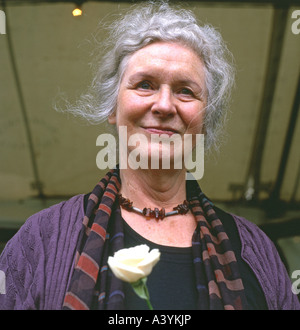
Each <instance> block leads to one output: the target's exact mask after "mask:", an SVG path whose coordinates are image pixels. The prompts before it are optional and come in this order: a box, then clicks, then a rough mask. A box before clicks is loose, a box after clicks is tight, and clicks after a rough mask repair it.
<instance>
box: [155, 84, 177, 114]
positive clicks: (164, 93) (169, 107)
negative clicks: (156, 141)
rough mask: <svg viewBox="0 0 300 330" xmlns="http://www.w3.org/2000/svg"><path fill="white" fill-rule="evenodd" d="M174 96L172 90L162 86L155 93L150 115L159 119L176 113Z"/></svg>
mask: <svg viewBox="0 0 300 330" xmlns="http://www.w3.org/2000/svg"><path fill="white" fill-rule="evenodd" d="M174 102H175V100H174V96H173V93H172V90H171V89H170V87H168V86H162V87H161V88H160V89H159V91H158V92H157V93H156V97H155V100H154V103H153V105H152V108H151V110H152V113H153V114H156V115H159V116H160V117H168V116H172V115H174V114H175V113H176V105H175V103H174Z"/></svg>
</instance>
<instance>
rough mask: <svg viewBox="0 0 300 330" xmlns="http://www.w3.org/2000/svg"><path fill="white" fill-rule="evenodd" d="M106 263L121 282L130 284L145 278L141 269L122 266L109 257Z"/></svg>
mask: <svg viewBox="0 0 300 330" xmlns="http://www.w3.org/2000/svg"><path fill="white" fill-rule="evenodd" d="M107 263H108V265H109V267H110V268H111V270H112V272H113V273H114V275H115V276H116V277H117V278H119V279H120V280H122V281H125V282H129V283H132V282H136V281H138V280H139V279H140V278H142V277H145V273H144V272H143V271H142V270H141V269H139V268H137V267H132V266H128V265H126V264H122V263H120V262H118V261H117V260H116V259H114V258H113V257H109V258H108V261H107Z"/></svg>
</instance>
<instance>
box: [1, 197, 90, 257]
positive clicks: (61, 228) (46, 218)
mask: <svg viewBox="0 0 300 330" xmlns="http://www.w3.org/2000/svg"><path fill="white" fill-rule="evenodd" d="M83 216H84V211H83V195H76V196H74V197H72V198H70V199H68V200H65V201H62V202H60V203H58V204H55V205H52V206H50V207H48V208H45V209H43V210H41V211H39V212H37V213H35V214H33V215H31V216H30V217H29V218H28V219H27V220H26V221H25V222H24V224H23V225H22V226H21V227H20V229H19V230H18V232H17V233H16V234H15V236H14V237H13V238H12V239H11V240H10V241H9V242H8V244H7V247H9V246H12V247H14V246H16V245H15V244H17V243H18V244H21V245H22V249H24V251H26V252H27V253H29V254H30V251H33V250H38V249H40V245H43V248H44V249H45V248H46V249H50V248H51V247H54V246H55V245H56V246H58V245H59V244H60V243H61V242H62V239H63V237H64V238H65V240H68V239H69V238H72V236H74V234H75V233H76V232H78V233H79V231H80V229H81V227H82V220H83ZM75 236H76V235H75ZM27 253H26V254H27Z"/></svg>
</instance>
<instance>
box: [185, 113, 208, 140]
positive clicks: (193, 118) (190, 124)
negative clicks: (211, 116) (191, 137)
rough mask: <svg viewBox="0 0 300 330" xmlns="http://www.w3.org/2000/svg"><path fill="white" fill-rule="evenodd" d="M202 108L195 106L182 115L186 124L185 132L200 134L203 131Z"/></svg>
mask: <svg viewBox="0 0 300 330" xmlns="http://www.w3.org/2000/svg"><path fill="white" fill-rule="evenodd" d="M204 114H205V112H204V109H203V108H200V109H199V107H197V108H196V109H190V110H189V111H186V112H185V113H184V115H183V116H182V119H183V120H184V122H185V124H186V126H187V132H188V133H191V134H197V133H198V134H200V133H202V131H203V121H204Z"/></svg>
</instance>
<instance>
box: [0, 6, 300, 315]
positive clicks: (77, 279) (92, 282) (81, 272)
mask: <svg viewBox="0 0 300 330" xmlns="http://www.w3.org/2000/svg"><path fill="white" fill-rule="evenodd" d="M108 40H109V43H110V49H109V51H108V52H107V55H106V56H104V57H103V62H102V65H101V67H100V69H99V74H97V76H96V77H95V79H94V82H93V86H92V87H93V88H94V89H95V90H96V93H95V95H96V96H92V95H91V94H89V95H85V96H84V97H83V100H84V102H81V103H78V107H77V108H73V110H72V111H73V113H75V114H81V115H84V116H85V117H86V118H87V119H89V120H90V121H96V122H97V121H98V122H100V121H103V120H104V119H106V120H108V122H109V123H110V124H111V125H113V126H114V127H116V128H117V129H118V128H120V127H126V128H127V139H130V137H131V136H133V135H134V134H136V133H138V134H140V135H141V136H143V137H144V138H145V139H146V140H145V139H143V140H141V141H140V143H141V144H142V148H141V150H142V154H141V155H140V157H144V158H145V157H146V159H147V160H148V161H149V162H148V164H151V157H152V155H153V154H152V153H151V152H152V151H153V149H155V148H156V151H157V152H158V155H161V153H159V152H160V151H162V150H161V149H160V148H161V146H160V145H158V144H154V143H153V140H152V139H151V137H152V136H153V135H159V136H160V135H162V134H166V136H167V137H172V136H173V135H175V134H177V135H178V136H180V137H183V136H184V135H185V134H191V135H192V136H194V137H195V136H196V135H197V134H205V146H206V149H208V148H210V147H212V146H214V145H215V144H216V133H217V131H218V129H219V126H220V122H221V118H222V117H223V116H224V111H225V108H226V105H227V102H228V97H229V94H230V88H231V87H232V84H233V70H232V67H231V65H230V64H229V61H228V58H230V55H229V52H228V51H227V49H226V47H225V45H224V43H223V41H222V39H221V37H220V35H219V34H218V33H217V32H216V31H215V30H214V29H213V28H211V27H209V26H204V27H202V26H199V25H198V24H197V22H196V19H195V18H194V16H193V15H192V14H191V13H190V12H189V11H186V10H178V9H172V8H170V7H169V5H167V4H166V3H160V4H159V5H155V4H152V3H148V4H143V5H141V6H138V7H135V8H134V9H133V10H132V11H130V12H129V13H128V14H127V15H125V16H124V17H123V18H122V19H120V20H118V21H117V22H116V23H115V24H113V25H112V27H111V35H110V36H109V39H108ZM145 141H146V142H147V144H145V145H143V143H144V142H145ZM122 142H126V141H122ZM193 143H194V144H193V146H195V139H194V140H193ZM133 149H134V147H131V146H130V145H129V146H128V150H127V152H128V154H129V153H130V152H131V151H132V150H133ZM177 152H178V148H175V147H173V148H170V153H169V156H170V164H171V165H170V168H169V169H166V168H163V167H162V159H161V158H159V157H160V156H159V157H158V158H159V166H158V168H157V167H156V168H151V166H148V167H147V168H132V167H130V166H122V167H118V166H117V167H116V168H115V169H111V170H110V171H109V172H108V173H107V175H106V176H105V177H104V178H103V179H102V180H101V181H100V182H99V183H98V184H97V185H96V187H95V188H94V190H93V191H92V192H91V193H90V194H87V195H78V196H75V197H73V198H71V199H70V200H68V201H66V202H62V203H60V204H58V205H54V206H52V207H50V208H49V209H45V210H42V211H41V212H39V213H37V214H35V215H33V216H32V217H30V218H29V219H28V220H27V221H26V223H25V224H24V225H23V227H22V228H21V229H20V230H19V232H18V233H17V234H16V235H15V237H13V238H12V239H11V240H10V241H9V243H8V244H7V246H6V248H5V250H4V251H3V253H2V255H1V259H0V270H1V274H2V277H1V279H2V287H3V286H4V285H5V287H4V293H3V294H1V295H0V308H2V309H144V308H147V307H146V304H144V301H142V300H140V299H139V298H138V297H137V296H136V295H135V294H134V293H133V290H132V288H131V286H130V285H129V284H127V283H124V282H122V281H121V280H120V279H118V278H116V277H115V275H114V274H113V273H112V272H111V270H110V268H109V267H108V264H107V260H108V257H109V256H111V255H113V254H114V252H116V251H118V250H120V249H122V248H124V247H131V246H135V245H139V244H147V245H148V246H149V247H150V248H158V249H159V250H160V252H161V259H160V261H159V262H158V264H157V265H156V266H155V268H154V269H153V271H152V273H151V274H150V275H149V277H148V282H147V283H148V289H149V292H150V297H151V302H152V305H153V307H154V309H172V310H174V309H299V302H298V299H297V296H295V295H294V294H293V293H292V291H291V283H290V280H289V277H288V275H287V273H286V270H285V268H284V266H283V264H282V262H281V260H280V258H279V257H278V254H277V251H276V250H275V248H274V245H273V244H272V242H271V241H270V240H269V239H268V238H267V237H266V236H265V235H264V234H263V233H262V232H261V231H260V230H259V229H258V228H257V227H256V226H255V225H253V224H252V223H250V222H248V221H247V220H245V219H243V218H240V217H238V216H235V215H231V214H228V213H226V212H224V211H222V210H220V209H219V208H217V207H216V206H215V205H214V204H213V203H212V202H211V201H210V200H209V199H208V198H207V197H206V196H205V195H204V194H203V192H202V191H201V189H200V188H199V186H198V183H197V181H196V180H186V174H187V170H186V168H184V167H181V168H177V167H176V166H174V159H175V158H176V157H177V156H176V153H177ZM172 164H173V165H172ZM123 165H124V164H123ZM125 165H126V164H125ZM127 165H128V164H127ZM3 274H4V275H5V276H4V275H3Z"/></svg>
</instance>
